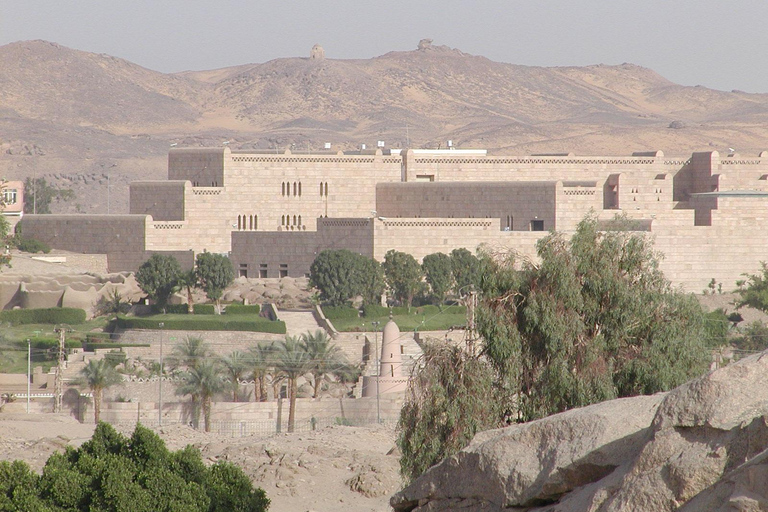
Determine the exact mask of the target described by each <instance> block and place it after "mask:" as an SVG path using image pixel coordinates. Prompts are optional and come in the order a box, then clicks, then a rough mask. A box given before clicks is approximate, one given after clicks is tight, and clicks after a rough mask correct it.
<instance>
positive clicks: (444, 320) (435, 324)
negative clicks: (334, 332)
mask: <svg viewBox="0 0 768 512" xmlns="http://www.w3.org/2000/svg"><path fill="white" fill-rule="evenodd" d="M387 311H389V310H387ZM411 311H412V312H411V313H410V314H409V313H405V314H402V313H401V314H394V315H393V316H392V320H394V321H395V323H396V324H397V326H398V327H399V328H400V330H401V331H413V330H416V331H446V330H448V329H450V328H451V327H463V326H464V325H466V323H467V314H466V309H465V308H464V307H463V306H444V307H443V311H442V312H440V311H439V310H438V309H437V307H435V308H434V311H433V310H431V309H428V310H426V311H423V310H420V309H418V310H417V308H411ZM393 313H397V312H396V311H393ZM331 321H332V322H333V326H334V327H335V328H336V329H338V330H339V331H346V332H350V331H351V332H355V331H358V332H362V331H372V330H373V324H372V322H379V326H378V329H379V330H382V329H383V328H384V325H385V324H386V323H387V322H389V313H387V314H386V315H382V316H366V317H362V318H340V319H338V320H331Z"/></svg>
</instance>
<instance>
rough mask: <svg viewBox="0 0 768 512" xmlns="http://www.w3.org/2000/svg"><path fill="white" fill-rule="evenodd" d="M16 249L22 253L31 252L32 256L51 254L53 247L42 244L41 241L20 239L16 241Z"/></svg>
mask: <svg viewBox="0 0 768 512" xmlns="http://www.w3.org/2000/svg"><path fill="white" fill-rule="evenodd" d="M16 247H17V248H18V249H19V250H20V251H21V252H31V253H32V254H37V253H39V252H42V253H44V254H48V253H49V252H51V247H50V246H49V245H48V244H46V243H45V242H41V241H40V240H35V239H34V238H23V237H19V238H18V239H17V240H16Z"/></svg>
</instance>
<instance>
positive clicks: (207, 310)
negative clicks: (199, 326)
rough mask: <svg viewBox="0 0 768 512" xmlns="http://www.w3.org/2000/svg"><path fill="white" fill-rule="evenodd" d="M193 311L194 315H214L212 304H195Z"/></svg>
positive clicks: (214, 310) (214, 308)
mask: <svg viewBox="0 0 768 512" xmlns="http://www.w3.org/2000/svg"><path fill="white" fill-rule="evenodd" d="M194 311H195V314H196V315H215V314H216V306H214V305H213V304H195V307H194Z"/></svg>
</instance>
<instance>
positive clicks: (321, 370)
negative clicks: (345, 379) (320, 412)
mask: <svg viewBox="0 0 768 512" xmlns="http://www.w3.org/2000/svg"><path fill="white" fill-rule="evenodd" d="M301 344H302V347H303V348H304V350H305V351H306V352H307V354H308V355H309V367H308V371H309V373H311V374H312V390H313V392H312V398H317V395H318V394H319V393H320V384H322V381H323V377H324V376H326V375H329V374H332V373H333V372H334V371H336V370H337V369H338V368H340V367H341V366H343V365H345V364H346V357H345V356H344V353H343V352H342V351H341V349H340V348H339V347H338V346H337V345H332V344H331V338H330V337H329V336H328V334H327V333H326V332H325V331H322V330H320V329H318V330H316V331H315V332H314V333H312V332H310V331H307V332H306V333H304V334H302V335H301Z"/></svg>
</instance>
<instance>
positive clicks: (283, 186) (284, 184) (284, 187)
mask: <svg viewBox="0 0 768 512" xmlns="http://www.w3.org/2000/svg"><path fill="white" fill-rule="evenodd" d="M282 185H283V195H285V182H283V183H282Z"/></svg>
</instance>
